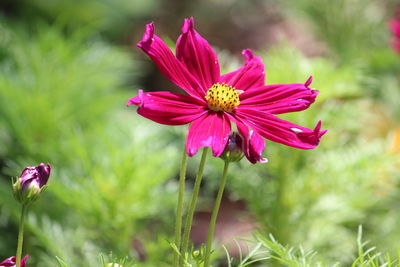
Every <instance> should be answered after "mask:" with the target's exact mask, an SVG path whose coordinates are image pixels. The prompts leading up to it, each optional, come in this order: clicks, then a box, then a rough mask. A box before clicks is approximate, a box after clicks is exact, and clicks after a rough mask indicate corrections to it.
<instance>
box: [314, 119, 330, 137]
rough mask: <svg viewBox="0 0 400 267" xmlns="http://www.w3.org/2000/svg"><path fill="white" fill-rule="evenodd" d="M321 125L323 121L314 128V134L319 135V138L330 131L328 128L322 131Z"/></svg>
mask: <svg viewBox="0 0 400 267" xmlns="http://www.w3.org/2000/svg"><path fill="white" fill-rule="evenodd" d="M321 125H322V121H318V123H317V125H316V126H315V128H314V134H315V135H316V136H318V138H321V137H322V136H323V135H324V134H326V132H328V129H325V130H322V131H321Z"/></svg>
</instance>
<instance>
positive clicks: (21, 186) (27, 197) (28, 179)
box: [13, 163, 51, 204]
mask: <svg viewBox="0 0 400 267" xmlns="http://www.w3.org/2000/svg"><path fill="white" fill-rule="evenodd" d="M50 171H51V165H50V164H47V165H45V164H44V163H40V164H39V165H37V166H34V167H26V168H25V169H24V170H23V171H22V173H21V176H20V177H19V178H18V179H17V180H16V181H15V183H14V184H13V190H14V196H15V198H16V199H17V200H18V202H20V203H22V204H28V203H32V202H33V201H35V200H36V199H37V198H38V197H39V195H40V193H41V192H42V191H43V189H44V187H45V185H46V184H47V181H48V180H49V177H50Z"/></svg>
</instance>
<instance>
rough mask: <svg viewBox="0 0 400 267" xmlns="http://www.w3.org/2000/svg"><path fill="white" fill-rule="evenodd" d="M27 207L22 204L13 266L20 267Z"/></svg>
mask: <svg viewBox="0 0 400 267" xmlns="http://www.w3.org/2000/svg"><path fill="white" fill-rule="evenodd" d="M27 208H28V207H27V205H26V204H22V208H21V217H20V219H19V232H18V246H17V254H16V255H15V256H16V258H17V259H16V264H15V266H17V267H20V266H21V256H22V244H23V242H24V221H25V214H26V211H27Z"/></svg>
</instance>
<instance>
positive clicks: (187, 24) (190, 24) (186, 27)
mask: <svg viewBox="0 0 400 267" xmlns="http://www.w3.org/2000/svg"><path fill="white" fill-rule="evenodd" d="M193 29H194V19H193V17H190V18H187V19H185V21H184V22H183V24H182V33H187V32H189V31H191V30H193Z"/></svg>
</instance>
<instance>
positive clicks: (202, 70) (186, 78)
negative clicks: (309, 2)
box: [127, 18, 327, 163]
mask: <svg viewBox="0 0 400 267" xmlns="http://www.w3.org/2000/svg"><path fill="white" fill-rule="evenodd" d="M137 45H138V47H140V48H141V49H142V50H143V51H144V52H145V53H146V54H147V55H149V56H150V58H151V59H152V60H153V61H154V63H155V64H156V65H157V67H158V68H159V70H160V71H161V72H162V73H163V74H164V75H165V76H166V77H167V78H168V79H170V80H171V81H172V82H173V83H175V84H176V85H177V86H178V87H180V88H182V89H183V90H184V91H186V93H187V94H180V93H173V92H166V91H164V92H149V93H144V92H143V91H142V90H139V94H138V96H135V97H133V98H131V99H130V100H129V101H128V103H127V105H136V106H138V109H137V112H138V113H139V114H140V115H142V116H143V117H146V118H148V119H151V120H153V121H155V122H158V123H161V124H166V125H183V124H187V123H190V127H189V131H188V136H187V140H186V151H187V153H188V155H189V156H193V155H195V154H196V153H197V151H198V150H199V148H200V147H211V150H212V152H213V155H214V156H215V157H219V156H220V155H221V154H222V152H223V151H224V148H225V146H226V144H227V141H228V138H229V135H230V134H231V132H232V128H231V122H233V123H235V124H236V126H237V130H238V131H239V133H240V135H241V136H242V137H243V139H244V142H243V152H244V154H245V156H246V157H247V159H248V160H249V161H250V162H252V163H256V162H266V161H267V160H266V159H265V158H263V157H262V152H263V150H264V148H265V140H264V139H263V137H264V138H266V139H269V140H271V141H274V142H278V143H281V144H284V145H288V146H291V147H296V148H300V149H312V148H315V147H316V146H317V145H318V143H319V140H320V138H321V136H322V135H323V134H324V133H325V132H326V131H327V130H322V131H321V122H320V121H319V122H318V123H317V125H316V127H315V128H314V129H307V128H304V127H301V126H298V125H296V124H293V123H291V122H288V121H285V120H282V119H280V118H278V117H277V116H275V115H277V114H282V113H287V112H294V111H301V110H304V109H306V108H308V107H309V106H310V105H311V104H312V103H313V102H314V101H315V98H316V96H317V95H318V92H317V91H316V90H313V89H310V88H309V85H310V84H311V81H312V77H310V78H309V79H308V80H307V81H306V82H305V83H304V84H303V83H295V84H275V85H265V73H264V64H263V63H262V61H261V58H260V57H255V56H254V55H253V52H252V51H251V50H250V49H246V50H244V51H243V53H242V55H243V56H244V59H245V64H244V65H243V66H242V67H240V68H239V69H237V70H235V71H233V72H230V73H227V74H224V75H221V74H220V68H219V63H218V57H217V55H216V54H215V52H214V51H213V49H212V48H211V46H210V45H209V44H208V42H207V41H206V40H205V39H204V38H203V37H202V36H201V35H200V34H199V33H198V32H197V31H196V30H195V29H194V21H193V18H189V19H185V21H184V23H183V26H182V34H181V35H180V36H179V38H178V40H177V42H176V55H174V54H173V53H172V51H171V50H170V49H169V47H168V46H167V45H166V44H165V43H164V42H163V41H162V40H161V39H160V38H159V37H158V36H157V35H155V34H154V23H150V24H147V26H146V31H145V33H144V35H143V38H142V40H141V41H140V42H139V43H138V44H137Z"/></svg>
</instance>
